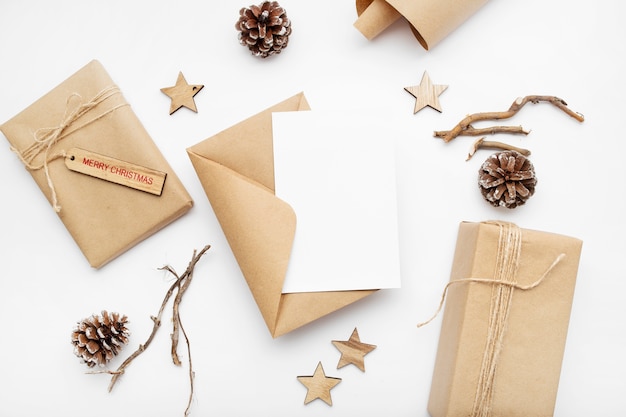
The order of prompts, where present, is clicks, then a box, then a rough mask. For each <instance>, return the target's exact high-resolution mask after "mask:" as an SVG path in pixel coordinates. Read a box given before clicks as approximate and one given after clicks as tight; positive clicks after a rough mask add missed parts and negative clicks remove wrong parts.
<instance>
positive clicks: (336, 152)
mask: <svg viewBox="0 0 626 417" xmlns="http://www.w3.org/2000/svg"><path fill="white" fill-rule="evenodd" d="M387 120H388V119H387V118H384V117H380V115H377V114H372V115H367V116H364V115H363V114H357V113H355V112H353V111H347V112H346V111H342V112H325V111H323V110H312V111H306V112H304V111H298V112H284V113H283V112H278V113H274V115H273V118H272V132H273V138H274V178H275V179H274V181H275V188H276V196H278V197H279V198H281V199H282V200H284V201H286V202H287V203H289V205H290V206H291V207H292V208H293V209H294V211H295V212H296V216H297V227H296V235H295V238H294V242H293V248H292V250H291V256H290V258H289V267H288V269H287V275H286V277H285V283H284V285H283V293H293V292H310V291H343V290H371V289H389V288H399V287H400V285H401V280H400V250H399V234H398V204H397V200H398V197H397V192H396V160H395V159H396V155H395V153H396V150H395V142H396V140H397V139H398V137H397V136H396V135H395V134H394V133H393V130H392V129H389V128H387V127H386V126H385V121H387Z"/></svg>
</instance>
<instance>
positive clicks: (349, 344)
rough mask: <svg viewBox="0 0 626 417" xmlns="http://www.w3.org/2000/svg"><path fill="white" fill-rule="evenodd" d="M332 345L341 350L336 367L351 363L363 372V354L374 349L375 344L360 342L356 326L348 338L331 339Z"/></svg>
mask: <svg viewBox="0 0 626 417" xmlns="http://www.w3.org/2000/svg"><path fill="white" fill-rule="evenodd" d="M332 343H333V345H335V347H336V348H337V349H339V351H340V352H341V358H339V363H338V364H337V369H339V368H343V367H344V366H346V365H349V364H353V365H355V366H356V367H357V368H359V369H360V370H361V371H363V372H365V355H367V354H368V353H370V352H371V351H373V350H374V349H376V345H369V344H367V343H362V342H361V339H359V332H358V331H357V329H356V327H355V328H354V331H353V332H352V335H351V336H350V339H349V340H346V341H339V340H333V341H332Z"/></svg>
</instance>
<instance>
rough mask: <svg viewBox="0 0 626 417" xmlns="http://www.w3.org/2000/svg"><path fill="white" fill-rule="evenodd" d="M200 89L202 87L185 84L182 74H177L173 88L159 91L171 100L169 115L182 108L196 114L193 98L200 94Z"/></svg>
mask: <svg viewBox="0 0 626 417" xmlns="http://www.w3.org/2000/svg"><path fill="white" fill-rule="evenodd" d="M202 88H204V85H200V84H192V85H189V84H187V80H185V76H184V75H183V73H182V72H179V73H178V79H177V80H176V85H175V86H173V87H164V88H162V89H161V91H162V92H163V93H165V94H166V95H167V96H169V98H171V99H172V103H171V104H170V115H171V114H172V113H174V112H175V111H176V110H178V109H180V108H181V107H183V106H184V107H187V108H188V109H189V110H193V111H194V112H196V113H198V109H196V102H195V101H194V99H193V98H194V96H195V95H196V94H198V93H199V92H200V90H202Z"/></svg>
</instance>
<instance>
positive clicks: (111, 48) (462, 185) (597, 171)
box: [0, 0, 626, 417]
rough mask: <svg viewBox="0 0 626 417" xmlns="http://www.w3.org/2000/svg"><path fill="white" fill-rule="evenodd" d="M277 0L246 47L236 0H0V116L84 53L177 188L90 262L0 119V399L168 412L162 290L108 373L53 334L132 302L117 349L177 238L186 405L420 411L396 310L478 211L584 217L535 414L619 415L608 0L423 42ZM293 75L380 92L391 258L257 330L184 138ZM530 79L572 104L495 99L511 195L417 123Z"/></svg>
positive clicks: (620, 85)
mask: <svg viewBox="0 0 626 417" xmlns="http://www.w3.org/2000/svg"><path fill="white" fill-rule="evenodd" d="M281 4H282V5H283V6H284V7H285V8H286V9H287V12H288V14H289V16H290V18H291V19H292V21H293V34H292V36H291V38H290V42H289V46H288V48H287V49H286V50H285V51H284V52H283V53H282V54H280V55H278V56H275V57H273V58H271V59H267V60H261V59H257V58H255V57H253V56H251V55H250V54H249V53H248V52H247V50H246V49H245V48H244V47H242V46H240V45H239V44H238V42H237V35H236V31H235V29H234V23H235V21H236V20H237V16H238V10H239V8H240V7H242V6H247V5H249V3H247V2H235V1H229V2H226V1H221V2H217V1H202V2H201V1H190V0H179V1H176V2H172V1H130V2H129V1H119V0H111V1H106V2H103V1H93V0H75V1H33V0H20V1H17V0H2V1H1V2H0V54H1V55H0V56H1V58H0V121H6V120H8V119H9V118H11V117H12V116H14V115H15V114H16V113H18V112H19V111H21V110H22V109H23V108H25V107H26V106H28V105H29V104H30V103H32V102H33V101H34V100H36V99H37V98H39V97H40V96H41V95H43V94H44V93H46V92H47V91H49V90H50V89H51V88H52V87H54V86H55V85H57V84H58V83H59V82H61V81H62V80H64V79H65V78H66V77H68V76H69V75H70V74H72V73H73V72H75V71H76V70H78V69H79V68H80V67H82V66H83V65H84V64H86V63H87V62H88V61H89V60H91V59H94V58H96V59H99V60H100V61H101V62H102V63H103V64H104V66H105V68H106V69H107V70H108V72H109V73H110V75H111V76H112V78H113V79H114V81H115V82H116V83H117V84H118V85H119V86H120V88H121V89H122V91H123V92H124V95H125V96H126V98H127V100H128V101H129V102H130V104H131V105H132V107H133V109H134V111H135V112H136V113H137V115H138V116H139V118H140V119H141V120H142V122H143V123H144V124H145V126H146V128H147V129H148V131H149V132H150V133H151V135H152V137H153V138H154V140H155V142H156V143H157V145H158V146H159V148H160V149H161V150H162V152H163V153H164V154H165V156H166V157H167V158H168V160H169V162H170V163H171V164H172V165H173V167H174V169H175V171H176V172H177V174H178V175H179V176H180V177H181V179H182V180H183V183H184V184H185V186H186V187H187V188H188V190H189V192H190V194H191V195H192V197H193V198H194V199H195V203H196V204H195V206H194V208H193V209H192V211H191V212H190V213H188V214H187V215H186V216H185V217H183V218H181V219H180V220H178V221H177V222H175V223H174V224H172V225H170V226H169V227H167V228H166V229H164V230H162V231H161V232H159V233H158V234H156V235H154V236H152V237H151V238H149V239H148V240H146V241H144V242H143V243H141V244H139V245H138V246H136V247H135V248H133V249H131V250H130V251H128V252H127V253H125V254H124V255H122V256H121V257H119V258H118V259H116V260H114V261H113V262H112V263H111V264H109V265H107V266H105V267H104V268H103V269H101V270H94V269H91V268H90V267H89V266H88V264H87V262H86V261H85V259H84V258H83V256H82V255H81V253H80V252H79V250H78V248H77V247H76V245H75V243H74V242H73V240H72V239H71V238H70V236H69V234H68V233H67V232H66V230H65V228H64V227H63V225H62V223H61V222H60V221H59V220H58V218H57V216H56V214H55V213H54V212H53V210H52V209H51V208H50V207H49V205H48V203H47V201H46V200H45V198H44V197H43V195H42V193H41V192H40V191H39V189H38V188H37V187H36V185H35V183H34V182H33V181H32V179H31V177H30V175H29V174H28V172H27V171H26V170H25V169H24V167H22V166H21V163H20V162H19V161H18V159H17V158H16V157H15V155H14V154H12V152H11V151H10V150H9V147H8V144H7V143H5V146H4V149H2V150H1V151H0V184H1V189H2V199H1V201H2V204H1V207H2V216H1V217H0V230H1V232H0V249H1V250H0V260H1V262H2V269H1V271H2V272H1V274H2V276H1V278H0V285H1V286H2V288H1V290H0V320H1V323H2V336H1V337H0V358H1V361H0V378H1V380H2V385H3V387H4V388H3V389H2V390H1V391H0V415H1V416H12V417H15V416H33V415H50V416H53V415H54V416H57V415H58V416H65V417H71V416H86V415H88V416H91V417H95V416H109V415H113V414H116V415H137V416H143V415H146V416H147V415H149V416H155V417H157V416H174V415H182V413H183V410H184V407H185V404H186V401H187V397H188V388H189V386H188V379H187V368H186V362H185V359H186V352H185V350H184V345H182V346H181V348H180V354H181V356H182V357H183V360H184V363H185V365H184V366H183V367H182V368H177V367H175V366H174V365H173V364H172V363H171V361H170V358H169V332H170V328H169V317H170V312H169V310H168V311H166V315H165V319H166V320H165V322H164V325H163V327H162V328H161V330H160V331H159V333H158V334H157V337H156V338H155V340H154V343H153V344H152V345H151V346H150V347H149V349H148V351H146V352H145V353H144V355H142V356H140V357H139V358H138V359H137V360H136V361H135V362H134V363H133V364H132V365H131V366H130V367H129V368H128V370H127V373H126V374H125V375H124V376H123V377H122V378H121V379H120V381H119V382H118V384H117V385H116V387H115V389H114V390H113V392H112V393H108V392H107V385H108V382H109V378H108V376H106V375H87V374H86V373H85V371H86V369H87V368H86V367H85V366H84V365H82V364H80V363H79V361H78V359H77V358H76V357H75V356H74V355H73V354H72V347H71V344H70V332H71V329H72V327H73V325H74V323H75V322H76V321H77V320H80V319H81V318H83V317H86V316H88V315H90V314H91V313H94V312H99V311H100V310H102V309H109V310H115V311H120V312H122V313H124V314H127V315H128V316H129V317H130V320H131V326H132V327H131V329H132V332H133V335H132V338H131V343H130V346H129V347H127V349H126V350H125V354H128V353H130V352H131V351H132V350H133V349H134V348H135V347H136V346H137V345H138V344H139V343H143V342H144V341H145V339H146V337H147V336H148V334H149V332H150V329H151V321H150V319H149V317H150V315H153V314H156V313H157V311H158V308H159V306H160V304H161V300H162V297H163V296H164V294H165V291H166V289H167V288H168V285H169V282H170V277H168V276H167V274H165V273H164V272H161V271H158V270H157V268H158V267H160V266H162V265H164V264H170V265H172V266H173V267H174V268H175V269H176V270H178V271H179V272H182V271H183V270H184V269H185V267H186V265H187V262H188V261H189V259H190V257H191V254H192V252H193V250H194V249H200V248H201V247H202V246H204V245H205V244H211V245H212V249H211V250H210V251H209V252H208V253H207V254H206V255H205V257H204V258H203V259H202V260H201V262H200V263H199V264H198V265H197V267H196V275H195V279H194V282H193V283H192V285H191V287H190V289H189V291H188V292H187V294H186V295H185V298H184V300H183V304H182V306H181V315H182V319H183V322H184V325H185V327H186V330H187V332H188V334H189V336H190V338H191V349H192V357H193V363H194V370H195V372H196V395H195V397H194V402H193V408H192V415H196V416H223V417H227V416H241V415H263V416H265V415H271V416H274V417H279V416H289V417H294V416H323V415H326V416H347V415H361V416H368V417H369V416H379V415H382V414H386V415H389V414H390V413H391V411H390V410H393V415H395V416H407V417H408V416H413V417H425V416H427V411H426V403H427V399H428V393H429V388H430V378H431V373H432V368H433V364H434V358H435V353H436V349H437V341H438V334H439V325H440V320H436V321H435V322H434V323H432V324H431V325H429V326H427V327H425V328H422V329H419V330H418V329H417V328H416V326H415V324H416V323H417V322H419V321H422V320H424V319H426V318H427V317H429V316H430V315H431V313H433V312H434V310H435V308H436V306H437V304H438V302H439V296H440V293H441V290H442V288H443V286H444V284H445V282H446V281H447V280H448V275H449V272H450V266H451V259H452V255H453V249H454V245H455V241H456V233H457V227H458V223H459V222H461V221H463V220H469V221H481V220H487V219H496V218H497V219H502V220H508V221H513V222H515V223H517V224H518V225H520V226H522V227H525V228H532V229H539V230H545V231H550V232H556V233H562V234H566V235H570V236H575V237H578V238H580V239H582V240H583V241H584V247H583V254H582V257H581V261H580V270H579V275H578V283H577V288H576V295H575V299H574V304H573V310H572V317H571V322H570V326H569V335H568V341H567V347H566V352H565V357H564V360H563V369H562V374H561V383H560V386H559V394H558V399H557V404H556V410H555V415H556V416H562V417H565V416H567V417H579V416H580V417H582V416H589V415H594V416H617V415H624V413H625V412H626V401H625V400H624V393H625V392H626V382H625V381H626V379H625V378H624V375H625V371H626V363H625V361H624V354H623V353H624V348H625V346H624V342H625V341H626V334H625V332H626V330H625V329H626V327H625V325H624V318H625V317H626V303H624V294H625V290H626V273H625V272H624V254H625V253H626V243H625V242H626V241H625V239H624V234H625V232H626V230H625V229H626V227H625V225H624V217H623V215H624V213H625V212H626V210H625V209H626V203H625V200H626V199H625V198H624V192H625V188H624V167H623V161H624V150H625V147H624V138H623V136H624V134H623V120H624V104H623V100H624V94H625V93H626V88H625V87H626V86H625V83H624V74H625V73H626V64H624V62H625V60H624V55H625V54H624V52H625V48H626V47H625V46H624V39H626V28H625V26H624V25H623V19H624V17H625V16H626V13H624V12H625V9H624V6H623V4H622V2H619V1H617V0H599V1H593V2H591V1H586V2H582V1H580V0H576V1H566V0H553V1H550V2H546V1H543V0H529V1H525V2H520V1H513V0H492V1H491V2H490V3H488V4H487V5H486V6H484V7H483V8H482V9H481V10H480V11H479V12H478V13H477V14H475V15H474V16H473V17H472V18H471V19H470V20H469V21H468V22H466V23H465V24H464V25H463V26H461V27H460V28H459V29H457V30H456V31H455V32H454V33H452V34H451V35H450V36H449V37H448V38H446V39H445V40H444V41H443V42H442V43H440V44H439V45H437V46H436V47H435V48H434V49H432V50H431V51H425V50H423V49H422V48H421V46H420V45H419V44H418V42H417V41H416V40H415V39H414V38H413V35H412V34H411V33H410V31H409V29H408V27H407V26H406V25H405V24H404V22H401V21H399V22H396V24H394V25H393V26H392V27H391V28H389V29H388V30H387V31H385V32H384V33H383V34H381V35H380V36H379V37H378V38H376V39H375V40H373V41H367V40H366V39H365V38H364V37H363V36H362V35H361V34H360V33H359V32H358V31H357V30H356V29H354V28H353V26H352V24H353V22H354V20H355V19H356V11H355V6H354V3H353V2H351V1H347V0H346V1H336V0H333V1H331V0H319V1H302V0H299V1H295V0H284V1H283V2H281ZM425 70H426V71H428V73H429V74H430V76H431V79H432V80H433V82H434V83H436V84H447V85H449V88H448V89H447V90H446V91H445V92H444V93H443V94H442V95H441V96H440V100H441V105H442V109H443V113H441V114H440V113H437V112H436V111H434V110H432V109H424V110H422V111H421V112H419V113H417V114H416V115H414V114H413V105H414V99H413V97H411V96H410V95H409V94H408V93H406V92H405V91H404V90H403V88H404V87H406V86H410V85H415V84H418V83H419V81H420V79H421V77H422V73H423V72H424V71H425ZM178 71H183V73H184V74H185V76H186V78H187V81H188V82H189V83H192V84H204V85H205V88H204V90H202V91H201V92H200V93H199V94H198V95H197V96H196V104H197V107H198V113H197V114H196V113H193V112H191V111H188V110H187V109H181V110H179V111H178V112H177V113H175V114H174V115H172V116H170V115H168V109H169V99H168V98H167V97H166V96H165V95H164V94H162V93H161V92H160V91H159V89H160V88H162V87H167V86H171V85H173V84H174V82H175V80H176V76H177V74H178ZM299 91H304V92H305V94H306V96H307V98H308V100H309V102H310V104H311V107H312V108H313V109H325V110H331V111H332V110H335V111H337V112H340V111H342V110H344V109H363V111H364V113H368V114H369V113H371V112H372V111H375V110H376V109H380V111H381V114H392V115H393V116H394V117H393V118H389V119H386V118H381V123H385V122H387V123H393V124H394V126H393V127H394V129H393V130H394V131H399V132H401V133H400V134H401V137H399V138H396V139H397V140H398V141H399V143H400V146H401V150H402V152H401V156H402V157H401V159H400V160H399V162H398V165H399V172H400V177H399V212H400V213H399V215H400V234H401V236H400V237H401V242H400V245H401V256H402V273H403V282H402V288H401V289H398V290H385V291H380V292H378V293H376V294H374V295H373V296H370V297H368V298H366V299H365V300H362V301H360V302H358V303H356V304H354V305H352V306H350V307H347V308H345V309H344V310H341V311H339V312H337V313H335V314H332V315H330V316H328V317H326V318H323V319H321V320H319V321H317V322H315V323H313V324H311V325H309V326H306V327H304V328H302V329H300V330H297V331H295V332H293V333H290V334H288V335H285V336H283V337H280V338H278V339H275V340H273V339H272V338H271V337H270V336H269V332H268V331H267V329H266V327H265V324H264V322H263V320H262V318H261V315H260V313H259V311H258V309H257V307H256V305H255V303H254V301H253V299H252V296H251V294H250V292H249V290H248V288H247V286H246V284H245V281H244V279H243V277H242V276H241V273H240V272H239V269H238V267H237V264H236V262H235V260H234V258H233V255H232V253H231V251H230V249H229V247H228V245H227V243H226V241H225V238H224V235H223V233H222V231H221V229H220V227H219V224H218V222H217V220H216V218H215V215H214V213H213V211H212V209H211V206H210V204H209V203H208V200H207V199H206V197H205V195H204V193H203V191H202V188H201V186H200V182H199V181H198V178H197V177H196V175H195V172H194V170H193V168H192V166H191V163H190V161H189V159H188V157H187V155H186V152H185V148H187V147H189V146H191V145H193V144H195V143H197V142H199V141H201V140H203V139H205V138H207V137H209V136H211V135H213V134H215V133H217V132H219V131H221V130H222V129H224V128H227V127H229V126H231V125H232V124H234V123H237V122H239V121H241V120H242V119H244V118H246V117H248V116H250V115H252V114H254V113H256V112H258V111H261V110H263V109H265V108H266V107H268V106H270V105H273V104H275V103H277V102H278V101H281V100H283V99H285V98H287V97H289V96H291V95H293V94H295V93H297V92H299ZM530 94H549V95H556V96H559V97H561V98H563V99H565V100H566V101H567V102H568V104H569V106H570V107H571V108H572V109H573V110H575V111H578V112H581V113H583V114H584V115H585V122H584V123H582V124H581V123H579V122H577V121H575V120H574V119H572V118H570V117H568V116H567V115H565V114H564V113H562V112H560V111H559V110H557V109H555V108H553V107H551V106H550V105H548V104H538V105H528V106H527V107H525V108H523V109H522V111H521V112H520V113H519V114H518V115H517V116H516V117H515V118H513V119H511V120H509V122H510V123H508V124H513V125H523V126H524V127H525V128H527V129H531V130H532V133H531V134H530V135H528V136H527V137H512V136H506V135H500V136H498V137H496V138H494V139H496V140H501V141H505V142H509V143H511V144H515V145H519V146H523V147H526V148H529V149H531V150H532V152H533V154H532V157H531V158H532V161H533V163H534V164H535V168H536V170H537V175H538V178H539V184H538V186H537V192H536V194H535V195H534V196H533V197H532V198H531V199H530V200H529V201H528V203H527V204H526V205H525V206H523V207H520V208H518V209H515V210H500V209H496V208H493V207H491V206H489V205H488V204H487V203H486V202H485V201H483V200H482V197H481V196H480V193H479V192H478V190H477V185H476V173H477V170H478V167H479V166H480V164H481V163H482V161H483V160H484V159H485V158H486V157H487V156H488V155H489V154H490V151H481V152H479V153H478V154H477V155H476V156H475V157H474V159H472V160H470V161H469V162H465V156H466V153H467V150H468V148H469V145H470V143H471V142H472V141H473V139H472V138H458V139H456V140H455V141H453V142H451V143H449V144H445V143H443V142H442V141H441V140H439V139H434V138H433V137H432V132H433V131H434V130H445V129H449V128H451V127H452V126H453V125H454V124H455V123H457V122H458V121H459V120H460V119H461V118H463V117H464V116H465V115H466V114H469V113H474V112H478V111H498V110H505V109H507V108H508V107H509V105H510V104H511V103H512V102H513V101H514V100H515V98H517V97H519V96H524V95H530ZM329 134H332V132H329ZM391 139H392V138H390V140H391ZM355 158H358V155H355ZM137 216H141V213H137ZM118 232H119V231H116V230H111V234H112V235H114V234H115V233H118ZM373 239H375V236H374V237H373ZM354 327H358V330H359V333H360V335H361V340H362V341H363V342H366V343H370V344H375V345H377V346H378V348H377V349H376V350H374V351H373V352H372V353H370V354H369V355H367V356H366V361H365V366H366V372H365V373H362V372H361V371H359V370H358V369H357V368H356V367H354V366H349V367H346V368H342V369H339V370H337V369H335V368H336V363H337V361H338V359H339V353H338V351H337V350H336V349H335V348H334V346H332V344H331V340H346V339H348V337H349V336H350V334H351V332H352V330H353V329H354ZM125 354H124V353H123V354H122V357H124V356H125ZM121 359H122V358H119V359H118V360H116V361H115V362H114V363H113V364H112V366H113V367H115V366H117V365H119V363H120V361H121ZM318 361H322V363H323V365H324V369H325V370H326V373H327V375H330V376H335V377H340V378H342V379H343V381H342V382H341V383H340V384H339V385H338V386H337V387H335V388H334V389H333V391H332V398H333V403H334V404H333V406H332V407H329V406H327V405H326V404H325V403H323V402H322V401H320V400H317V401H314V402H313V403H311V404H309V405H307V406H305V405H304V404H303V402H304V397H305V394H306V389H305V388H304V386H303V385H301V384H300V383H299V382H298V381H297V380H296V376H298V375H312V374H313V371H314V370H315V366H316V364H317V363H318Z"/></svg>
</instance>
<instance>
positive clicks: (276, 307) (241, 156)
mask: <svg viewBox="0 0 626 417" xmlns="http://www.w3.org/2000/svg"><path fill="white" fill-rule="evenodd" d="M306 110H309V105H308V103H307V101H306V98H305V96H304V94H303V93H299V94H297V95H295V96H293V97H290V98H288V99H286V100H284V101H282V102H280V103H278V104H276V105H274V106H272V107H270V108H268V109H266V110H264V111H262V112H260V113H258V114H256V115H254V116H252V117H250V118H248V119H246V120H244V121H242V122H241V123H239V124H236V125H234V126H232V127H230V128H228V129H226V130H224V131H222V132H220V133H218V134H216V135H215V136H212V137H210V138H208V139H206V140H204V141H202V142H200V143H198V144H196V145H194V146H192V147H191V148H189V149H187V152H188V154H189V158H190V159H191V162H192V164H193V166H194V168H195V170H196V173H197V175H198V178H199V179H200V182H201V183H202V186H203V188H204V191H205V193H206V195H207V197H208V199H209V201H210V203H211V206H212V208H213V211H214V212H215V215H216V217H217V219H218V221H219V223H220V226H221V227H222V230H223V231H224V235H225V236H226V239H227V240H228V243H229V245H230V247H231V249H232V251H233V254H234V256H235V258H236V260H237V263H238V264H239V267H240V269H241V271H242V273H243V276H244V278H245V279H246V282H247V284H248V287H249V288H250V291H251V292H252V295H253V297H254V300H255V301H256V303H257V305H258V307H259V310H260V311H261V314H262V315H263V319H264V320H265V323H266V325H267V328H268V329H269V331H270V334H271V335H272V337H278V336H281V335H284V334H286V333H288V332H290V331H292V330H295V329H297V328H299V327H301V326H304V325H305V324H308V323H310V322H312V321H314V320H316V319H318V318H320V317H322V316H325V315H327V314H329V313H332V312H334V311H336V310H338V309H340V308H342V307H344V306H347V305H349V304H351V303H353V302H355V301H357V300H360V299H362V298H364V297H366V296H368V295H370V294H372V293H374V292H375V291H377V290H353V291H320V292H301V293H286V294H283V293H282V289H283V283H284V280H285V276H286V273H287V266H288V264H289V258H290V253H291V248H292V244H293V241H294V236H295V230H296V213H295V212H294V210H293V209H292V208H291V206H289V204H288V203H287V202H285V201H283V200H281V199H280V198H278V197H277V196H276V195H275V189H274V159H273V158H274V156H273V139H272V113H273V112H285V111H306Z"/></svg>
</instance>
